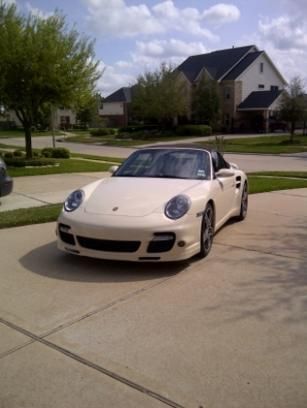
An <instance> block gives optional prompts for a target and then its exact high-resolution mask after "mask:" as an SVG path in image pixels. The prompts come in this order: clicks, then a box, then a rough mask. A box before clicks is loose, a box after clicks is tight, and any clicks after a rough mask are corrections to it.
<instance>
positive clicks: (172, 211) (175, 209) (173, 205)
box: [165, 194, 191, 220]
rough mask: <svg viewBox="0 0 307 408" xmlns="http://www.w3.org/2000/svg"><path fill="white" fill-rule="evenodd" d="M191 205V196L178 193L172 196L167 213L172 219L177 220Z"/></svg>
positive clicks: (166, 208)
mask: <svg viewBox="0 0 307 408" xmlns="http://www.w3.org/2000/svg"><path fill="white" fill-rule="evenodd" d="M190 207H191V201H190V199H189V197H187V196H185V195H181V194H180V195H178V196H176V197H174V198H172V199H171V200H170V201H169V202H168V203H167V204H166V206H165V215H166V216H167V217H168V218H171V219H172V220H177V219H178V218H181V217H183V216H184V214H186V213H187V212H188V211H189V209H190Z"/></svg>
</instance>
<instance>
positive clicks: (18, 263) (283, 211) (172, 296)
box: [0, 189, 307, 408]
mask: <svg viewBox="0 0 307 408" xmlns="http://www.w3.org/2000/svg"><path fill="white" fill-rule="evenodd" d="M54 230H55V224H54V223H50V224H42V225H33V226H27V227H20V228H12V229H8V230H0V241H1V247H0V259H1V264H0V293H1V296H0V407H1V408H21V407H23V408H42V407H43V408H54V407H58V408H66V407H67V408H70V407H74V408H84V407H86V408H98V407H99V408H100V407H102V408H109V407H116V408H127V407H128V408H130V407H131V408H147V407H148V408H151V407H161V408H162V407H167V406H168V407H169V406H171V407H175V408H182V407H187V408H200V407H203V408H207V407H208V408H221V407H222V408H247V407H248V408H260V407H261V408H273V407H274V408H275V407H278V408H292V407H293V408H305V407H306V406H307V387H306V378H307V304H306V289H307V274H306V263H307V252H306V247H307V189H300V190H291V191H283V192H274V193H264V194H258V195H254V196H251V197H250V210H249V214H248V217H247V219H246V220H245V221H244V222H241V223H229V224H228V225H227V226H226V227H224V228H223V229H222V230H221V231H220V232H219V233H218V234H217V235H216V236H215V242H214V245H213V249H212V252H211V253H210V255H209V257H208V258H206V259H205V260H202V261H197V260H195V259H194V260H191V261H190V262H187V263H184V264H179V265H178V264H174V265H173V264H167V265H163V264H143V265H142V264H130V263H117V262H104V261H100V260H95V259H89V258H81V257H76V256H72V255H67V254H63V253H60V252H59V251H58V250H57V248H56V245H55V233H54Z"/></svg>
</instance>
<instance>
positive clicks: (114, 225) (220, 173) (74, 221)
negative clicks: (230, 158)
mask: <svg viewBox="0 0 307 408" xmlns="http://www.w3.org/2000/svg"><path fill="white" fill-rule="evenodd" d="M111 172H112V177H107V178H105V179H102V180H98V181H95V182H93V183H91V184H88V185H87V186H85V187H83V188H81V189H79V190H76V191H74V192H73V193H71V194H70V196H69V197H68V198H67V200H66V201H65V203H64V207H63V210H62V212H61V214H60V216H59V219H58V224H57V235H58V247H59V249H61V250H63V251H66V252H69V253H72V254H77V255H82V256H89V257H95V258H102V259H113V260H127V261H180V260H184V259H188V258H190V257H192V256H193V255H195V254H199V255H200V257H205V256H207V255H208V253H209V252H210V249H211V246H212V242H213V236H214V233H215V232H216V231H217V230H218V229H219V228H220V227H221V226H222V225H223V224H225V222H226V221H227V220H229V219H230V218H231V217H236V218H237V219H238V220H243V219H244V218H245V217H246V214H247V205H248V182H247V177H246V175H245V173H244V172H243V171H242V170H239V168H238V167H237V166H236V165H235V164H231V163H227V162H226V161H225V160H224V158H223V156H222V155H221V154H220V153H219V152H217V151H215V150H212V149H206V148H203V147H199V146H197V145H160V146H154V147H150V148H143V149H139V150H137V151H135V152H134V153H132V155H131V156H130V157H129V158H128V159H127V160H126V161H125V162H124V163H123V164H122V165H121V166H120V167H119V168H118V167H116V166H114V167H113V168H112V169H111Z"/></svg>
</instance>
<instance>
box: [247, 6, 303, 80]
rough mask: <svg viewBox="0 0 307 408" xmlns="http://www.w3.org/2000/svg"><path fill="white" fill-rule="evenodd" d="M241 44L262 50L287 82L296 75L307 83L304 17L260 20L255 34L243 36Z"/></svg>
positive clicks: (285, 16) (290, 16)
mask: <svg viewBox="0 0 307 408" xmlns="http://www.w3.org/2000/svg"><path fill="white" fill-rule="evenodd" d="M297 3H298V1H297ZM241 44H242V45H243V44H256V45H257V46H258V48H260V49H263V50H265V51H266V52H267V54H268V55H269V57H270V58H271V60H272V61H273V63H274V64H275V65H276V67H277V68H278V70H279V71H280V73H281V74H282V75H283V76H284V77H285V79H286V80H287V81H289V80H290V79H291V78H293V77H294V76H297V75H298V76H300V77H301V78H303V79H305V80H306V81H307V73H306V61H307V23H305V21H304V16H303V15H302V16H298V15H297V14H292V15H291V14H290V15H281V16H279V17H277V18H273V19H270V18H268V17H266V18H262V19H261V20H260V21H259V25H258V32H256V33H254V34H253V35H251V36H244V37H243V38H242V39H241Z"/></svg>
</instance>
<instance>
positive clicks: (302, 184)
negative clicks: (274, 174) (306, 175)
mask: <svg viewBox="0 0 307 408" xmlns="http://www.w3.org/2000/svg"><path fill="white" fill-rule="evenodd" d="M248 182H249V193H250V194H255V193H264V192H268V191H276V190H290V189H293V188H307V179H306V180H293V179H290V178H267V177H261V176H255V175H253V176H251V175H248Z"/></svg>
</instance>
